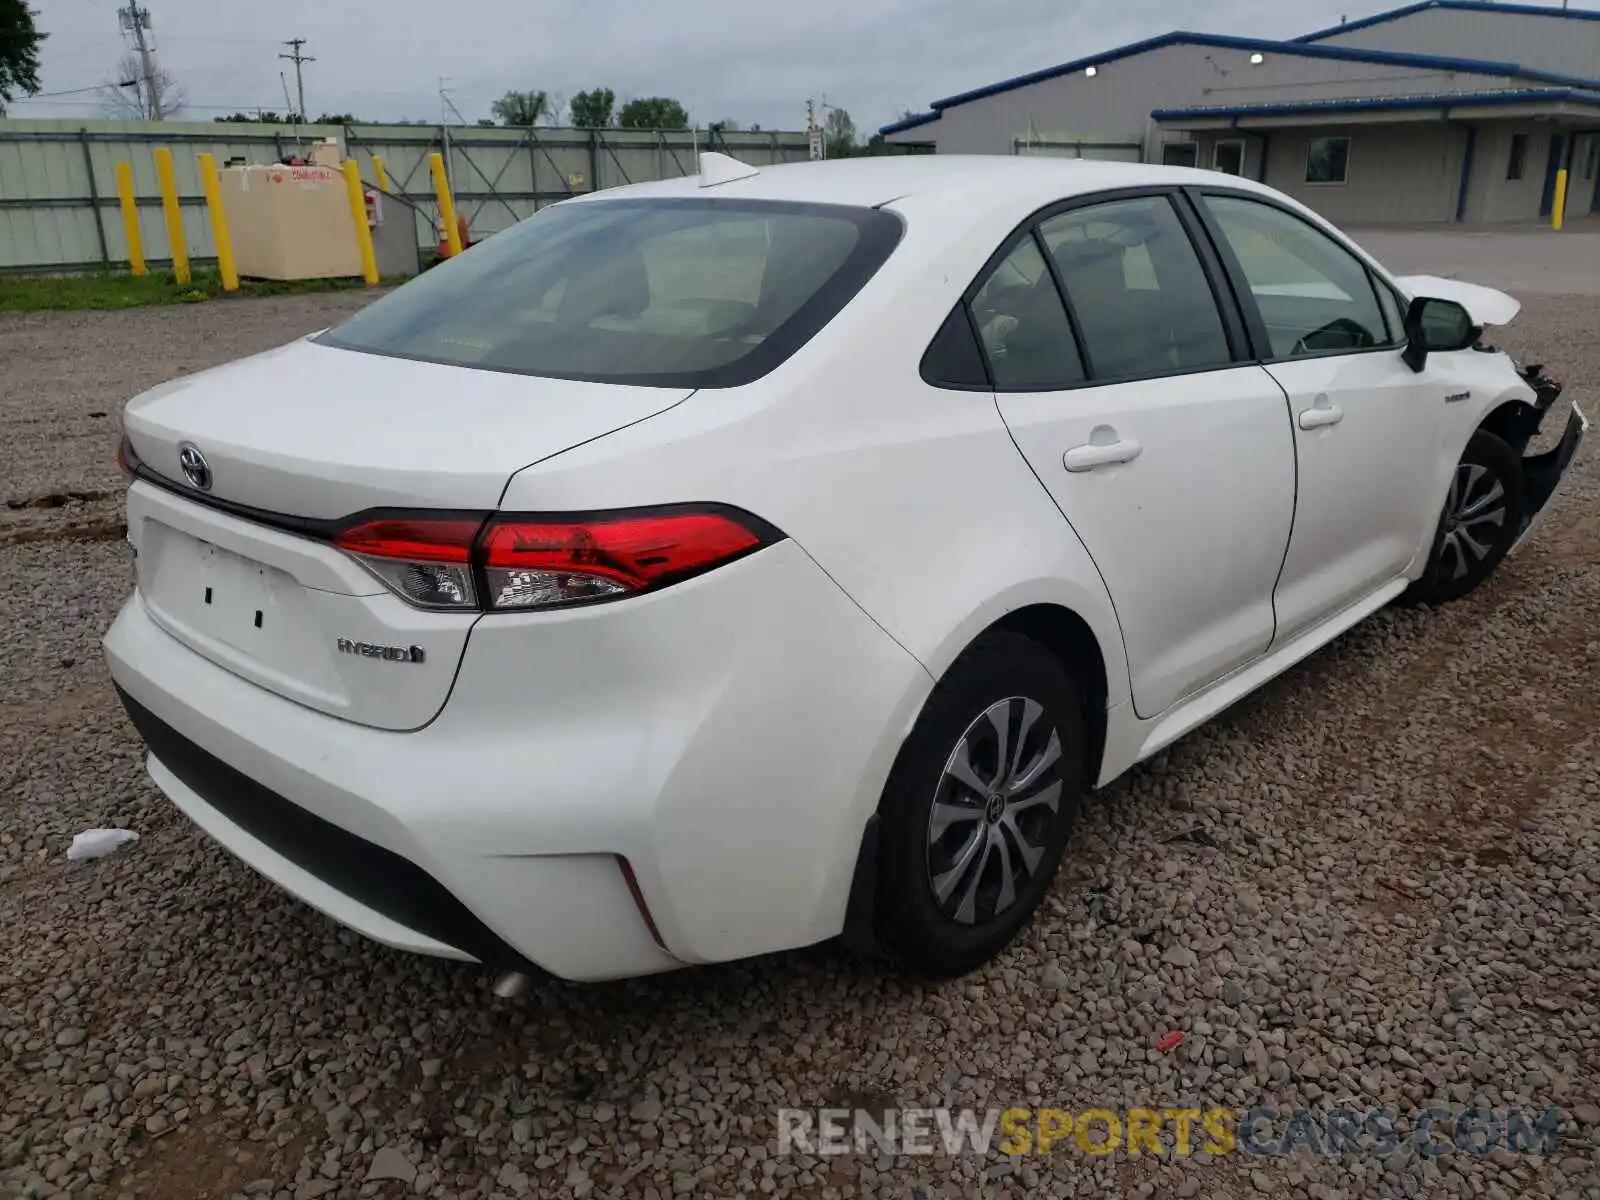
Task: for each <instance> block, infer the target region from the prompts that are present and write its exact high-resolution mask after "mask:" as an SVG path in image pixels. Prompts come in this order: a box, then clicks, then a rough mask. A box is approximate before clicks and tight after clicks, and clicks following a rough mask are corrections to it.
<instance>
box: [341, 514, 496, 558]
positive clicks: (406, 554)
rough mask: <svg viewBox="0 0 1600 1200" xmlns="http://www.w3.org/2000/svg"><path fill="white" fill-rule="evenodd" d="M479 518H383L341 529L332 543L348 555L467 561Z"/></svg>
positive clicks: (479, 521)
mask: <svg viewBox="0 0 1600 1200" xmlns="http://www.w3.org/2000/svg"><path fill="white" fill-rule="evenodd" d="M482 527H483V518H482V517H464V518H455V517H450V518H436V517H383V518H379V519H378V520H375V521H362V522H361V523H360V524H359V525H352V526H350V527H349V528H348V529H342V530H340V531H339V533H338V534H337V535H335V537H334V539H333V544H334V545H336V546H338V547H339V549H341V550H348V551H350V553H352V554H370V555H374V556H375V557H378V558H410V559H421V560H424V561H427V562H461V563H464V562H470V561H471V560H472V541H473V539H474V538H476V537H477V536H478V530H479V529H481V528H482Z"/></svg>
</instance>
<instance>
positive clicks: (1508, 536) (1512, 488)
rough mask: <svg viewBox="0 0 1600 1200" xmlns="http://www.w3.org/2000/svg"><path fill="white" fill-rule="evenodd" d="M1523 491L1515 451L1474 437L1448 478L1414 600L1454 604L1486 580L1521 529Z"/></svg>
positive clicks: (1487, 437) (1486, 438)
mask: <svg viewBox="0 0 1600 1200" xmlns="http://www.w3.org/2000/svg"><path fill="white" fill-rule="evenodd" d="M1524 492H1525V487H1524V483H1523V478H1522V460H1521V459H1519V458H1518V457H1517V452H1516V451H1515V450H1513V449H1512V448H1511V447H1510V446H1508V445H1506V443H1505V442H1503V441H1501V440H1500V439H1499V438H1497V437H1495V435H1494V434H1492V433H1485V432H1483V431H1481V430H1480V431H1479V432H1477V433H1475V434H1473V435H1472V440H1471V441H1470V442H1468V443H1467V449H1466V452H1465V453H1464V454H1462V456H1461V461H1460V462H1459V463H1457V464H1456V469H1455V471H1454V472H1453V473H1452V474H1451V476H1450V490H1449V492H1448V493H1447V495H1446V496H1445V502H1444V510H1443V512H1442V513H1441V514H1440V517H1439V531H1438V533H1437V534H1436V535H1435V536H1434V539H1433V554H1432V557H1431V558H1430V559H1429V560H1428V569H1427V572H1426V573H1425V574H1424V575H1423V577H1422V578H1421V579H1419V580H1418V581H1417V582H1416V583H1415V584H1414V585H1413V586H1412V589H1411V596H1412V598H1414V599H1417V600H1421V601H1425V602H1427V603H1430V604H1439V603H1443V602H1445V601H1447V600H1455V599H1458V598H1459V597H1461V596H1465V595H1466V594H1467V593H1468V592H1470V591H1472V590H1473V589H1474V588H1476V587H1477V586H1478V585H1479V584H1480V583H1482V582H1483V581H1484V580H1485V579H1487V578H1489V576H1490V575H1491V574H1493V573H1494V569H1495V568H1496V567H1498V566H1499V565H1500V560H1501V559H1503V558H1504V557H1505V556H1506V553H1507V551H1509V550H1510V549H1511V545H1512V543H1513V542H1515V541H1516V538H1517V531H1518V530H1519V529H1521V528H1522V508H1523V500H1524Z"/></svg>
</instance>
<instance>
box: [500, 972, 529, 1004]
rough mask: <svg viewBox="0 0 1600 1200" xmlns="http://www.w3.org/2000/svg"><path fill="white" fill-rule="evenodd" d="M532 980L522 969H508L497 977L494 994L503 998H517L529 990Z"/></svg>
mask: <svg viewBox="0 0 1600 1200" xmlns="http://www.w3.org/2000/svg"><path fill="white" fill-rule="evenodd" d="M532 982H533V980H532V979H530V978H529V977H528V976H527V975H524V974H523V973H522V972H521V971H506V972H504V973H502V974H500V975H497V976H496V977H495V981H494V994H495V995H496V996H499V997H500V999H502V1000H515V999H516V998H517V997H518V996H520V995H522V994H523V993H524V992H526V991H527V990H528V985H529V984H531V983H532Z"/></svg>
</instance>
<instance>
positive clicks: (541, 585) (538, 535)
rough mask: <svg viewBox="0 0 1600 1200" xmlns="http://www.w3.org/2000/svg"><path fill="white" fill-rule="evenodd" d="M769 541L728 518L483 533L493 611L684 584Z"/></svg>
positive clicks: (550, 524)
mask: <svg viewBox="0 0 1600 1200" xmlns="http://www.w3.org/2000/svg"><path fill="white" fill-rule="evenodd" d="M760 544H761V539H760V537H758V536H757V535H756V534H755V533H753V532H752V531H751V530H749V529H747V528H746V527H745V526H743V525H741V524H740V523H739V522H737V521H735V520H733V519H732V518H731V517H727V516H723V515H722V514H720V513H710V512H687V513H670V514H659V515H650V516H643V515H641V516H619V517H608V518H602V519H599V520H592V521H549V520H538V521H530V520H523V519H520V518H516V517H505V518H497V519H495V520H494V521H491V522H490V523H489V527H488V528H487V529H485V530H484V533H483V542H482V550H483V565H484V573H485V575H486V577H487V578H488V581H489V596H488V601H489V605H490V607H492V608H537V607H541V606H544V605H550V604H571V603H573V602H574V601H581V600H602V599H606V598H608V597H612V596H620V595H624V594H626V593H629V592H639V591H643V590H645V589H646V588H650V587H656V586H659V585H660V584H662V583H664V582H669V581H672V580H677V579H682V578H685V577H686V576H689V575H694V574H698V573H699V572H701V571H704V570H707V569H708V568H710V567H714V566H716V565H717V564H719V563H723V562H726V561H728V560H729V559H731V558H735V557H737V556H739V555H741V554H745V553H747V552H748V551H750V550H753V549H755V548H756V547H757V546H759V545H760Z"/></svg>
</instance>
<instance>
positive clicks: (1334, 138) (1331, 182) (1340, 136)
mask: <svg viewBox="0 0 1600 1200" xmlns="http://www.w3.org/2000/svg"><path fill="white" fill-rule="evenodd" d="M1314 142H1343V143H1344V144H1345V145H1344V178H1343V179H1313V178H1311V146H1312V143H1314ZM1354 150H1355V139H1354V138H1352V137H1351V136H1350V135H1349V134H1348V133H1336V134H1323V135H1318V134H1313V135H1312V136H1310V137H1308V138H1307V139H1306V163H1305V172H1304V175H1305V186H1306V187H1348V186H1349V184H1350V159H1351V157H1352V154H1353V152H1354Z"/></svg>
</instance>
